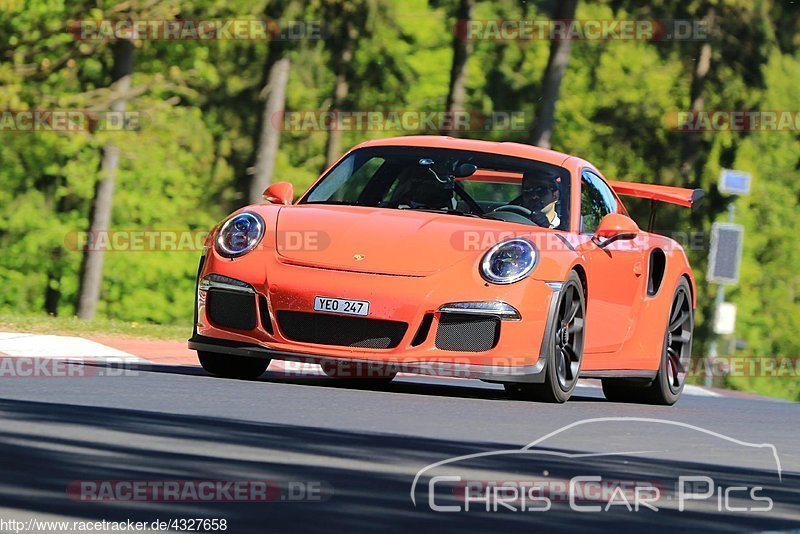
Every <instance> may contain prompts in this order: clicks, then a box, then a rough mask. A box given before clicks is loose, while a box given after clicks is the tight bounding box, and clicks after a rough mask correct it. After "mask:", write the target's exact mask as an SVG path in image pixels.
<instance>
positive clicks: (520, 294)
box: [189, 136, 702, 404]
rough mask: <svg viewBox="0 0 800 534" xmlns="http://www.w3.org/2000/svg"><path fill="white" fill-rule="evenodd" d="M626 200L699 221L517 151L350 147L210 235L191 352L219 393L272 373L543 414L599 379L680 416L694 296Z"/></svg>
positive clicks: (675, 195)
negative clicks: (423, 384) (446, 392)
mask: <svg viewBox="0 0 800 534" xmlns="http://www.w3.org/2000/svg"><path fill="white" fill-rule="evenodd" d="M620 196H635V197H642V198H647V199H650V200H652V201H654V202H669V203H673V204H678V205H682V206H685V207H694V206H696V205H697V203H698V201H699V200H700V199H701V198H702V191H700V190H695V189H684V188H676V187H666V186H658V185H650V184H635V183H627V182H614V181H608V180H606V178H605V177H604V176H603V174H602V173H601V172H600V171H599V170H598V169H597V168H596V167H595V166H593V165H592V164H591V163H589V162H587V161H584V160H582V159H580V158H578V157H574V156H570V155H567V154H562V153H559V152H555V151H551V150H545V149H541V148H537V147H533V146H527V145H522V144H517V143H498V142H487V141H477V140H463V139H454V138H449V137H435V136H417V137H399V138H391V139H381V140H375V141H369V142H366V143H362V144H360V145H358V146H357V147H355V148H353V149H352V150H350V151H349V152H348V153H347V154H345V155H344V156H343V157H342V158H341V159H340V160H339V161H338V162H337V163H335V164H334V165H333V166H332V167H331V168H330V169H329V170H327V171H326V172H325V173H323V175H322V177H321V178H320V179H319V180H318V181H317V182H316V183H315V184H314V185H312V187H311V188H310V189H309V190H308V191H307V192H306V193H305V194H303V195H302V196H301V197H300V198H299V200H297V201H296V202H294V201H293V189H292V186H291V184H289V183H287V182H281V183H275V184H273V185H271V186H270V187H269V188H268V189H267V190H266V191H265V192H264V199H265V202H264V203H263V204H257V205H251V206H247V207H245V208H242V209H240V210H238V211H236V212H235V213H233V214H232V215H230V216H229V217H228V218H227V219H225V220H224V221H223V222H221V223H220V224H219V225H218V226H217V227H216V228H214V229H213V231H212V232H211V234H210V236H209V239H208V241H207V243H206V247H204V254H203V258H202V260H201V263H200V268H199V272H198V281H197V295H196V297H197V298H196V308H195V331H194V334H193V336H192V338H191V339H190V341H189V347H190V348H192V349H195V350H197V352H198V356H199V360H200V363H201V364H202V366H203V367H204V368H205V369H206V370H207V371H209V372H210V373H213V374H216V375H220V376H223V377H231V378H242V379H247V378H255V377H257V376H259V375H260V374H261V373H263V372H264V371H265V370H266V368H267V366H268V364H269V362H270V361H271V360H273V359H279V360H294V361H302V362H312V363H318V364H320V365H321V366H322V368H323V370H324V371H325V372H326V373H327V374H329V375H331V376H335V377H339V378H348V377H349V378H352V377H360V378H364V379H370V380H373V381H375V382H380V381H384V382H385V381H389V380H391V379H392V378H393V377H394V376H395V374H396V373H397V372H398V371H401V372H412V373H423V374H433V375H443V376H455V377H466V378H477V379H481V380H486V381H490V382H495V383H501V384H503V385H504V386H505V389H506V390H507V391H508V393H509V395H511V396H513V397H515V398H524V399H539V400H543V401H550V402H564V401H566V400H567V399H568V398H569V397H570V395H571V394H572V392H573V390H574V388H575V386H576V383H577V380H578V378H579V377H584V378H600V379H602V384H603V391H604V393H605V395H606V397H607V398H609V399H611V400H615V401H629V402H648V403H660V404H673V403H674V402H676V400H677V399H678V397H679V396H680V394H681V391H682V390H683V387H684V381H685V378H686V369H687V368H688V367H689V358H690V354H691V343H692V331H693V316H694V308H695V305H696V299H695V294H696V291H695V282H694V278H693V276H692V271H691V268H690V266H689V262H688V260H687V258H686V255H685V253H684V251H683V249H682V248H681V246H680V245H679V244H678V243H677V242H675V241H674V240H672V239H670V238H668V237H665V236H660V235H657V234H654V233H650V232H646V231H643V230H641V229H640V228H639V227H638V226H637V224H636V223H635V222H634V221H633V220H632V219H631V218H630V217H629V216H628V212H627V211H626V209H625V206H624V205H623V203H622V201H621V200H620Z"/></svg>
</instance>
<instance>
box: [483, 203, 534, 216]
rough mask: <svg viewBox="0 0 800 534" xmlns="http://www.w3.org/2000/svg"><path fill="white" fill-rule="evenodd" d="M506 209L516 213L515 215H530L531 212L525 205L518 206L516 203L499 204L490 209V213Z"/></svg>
mask: <svg viewBox="0 0 800 534" xmlns="http://www.w3.org/2000/svg"><path fill="white" fill-rule="evenodd" d="M502 211H507V212H509V213H516V214H517V215H522V216H523V217H530V216H531V214H532V213H533V212H532V211H531V210H529V209H528V208H526V207H525V206H518V205H516V204H506V205H505V206H500V207H499V208H496V209H495V210H493V211H492V213H497V212H502Z"/></svg>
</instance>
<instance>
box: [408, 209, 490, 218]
mask: <svg viewBox="0 0 800 534" xmlns="http://www.w3.org/2000/svg"><path fill="white" fill-rule="evenodd" d="M399 209H401V210H410V211H424V212H427V213H445V214H447V215H461V216H462V217H478V218H480V217H481V216H480V215H477V214H475V213H468V212H466V211H461V210H455V209H452V208H447V209H443V210H442V209H440V210H437V209H435V208H399Z"/></svg>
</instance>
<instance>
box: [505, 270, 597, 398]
mask: <svg viewBox="0 0 800 534" xmlns="http://www.w3.org/2000/svg"><path fill="white" fill-rule="evenodd" d="M585 325H586V299H585V297H584V291H583V284H582V283H581V279H580V276H578V273H576V272H575V271H572V272H571V273H570V275H569V277H568V278H567V281H566V282H564V285H563V287H562V288H561V292H560V295H559V300H558V305H557V307H556V310H555V316H554V317H553V320H552V322H551V327H550V330H549V331H548V332H547V333H545V335H546V336H547V343H545V346H546V351H547V361H546V362H545V370H544V373H545V377H544V382H543V383H541V384H524V383H520V382H516V383H506V384H504V387H505V389H506V392H507V393H508V395H509V397H511V398H512V399H517V400H534V401H540V402H552V403H562V402H566V401H567V400H568V399H569V398H570V397H571V396H572V392H573V391H574V390H575V386H576V385H577V384H578V376H579V375H580V370H581V364H582V362H583V346H584V340H585V336H586V328H585Z"/></svg>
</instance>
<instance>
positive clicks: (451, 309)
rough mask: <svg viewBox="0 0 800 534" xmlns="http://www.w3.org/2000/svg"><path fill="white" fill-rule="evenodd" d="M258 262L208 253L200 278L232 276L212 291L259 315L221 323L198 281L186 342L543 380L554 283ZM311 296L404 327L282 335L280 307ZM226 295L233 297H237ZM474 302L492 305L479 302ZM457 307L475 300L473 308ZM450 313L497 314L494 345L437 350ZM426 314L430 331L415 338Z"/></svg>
mask: <svg viewBox="0 0 800 534" xmlns="http://www.w3.org/2000/svg"><path fill="white" fill-rule="evenodd" d="M265 259H266V258H264V255H261V258H260V260H261V261H260V262H259V265H258V268H252V269H246V268H243V265H241V264H242V263H244V261H242V260H247V261H252V258H248V257H247V256H245V257H244V258H242V259H241V260H236V261H235V262H231V261H230V260H225V261H219V259H218V258H216V257H215V256H214V254H213V252H212V253H211V254H210V256H209V257H208V258H206V261H205V262H204V265H203V267H202V268H201V272H200V277H199V279H200V280H206V279H208V277H209V276H211V277H212V278H213V277H214V276H215V275H216V276H220V275H221V276H222V277H228V278H233V279H235V281H236V284H229V283H228V284H225V283H224V282H223V284H224V285H223V286H221V287H218V289H219V290H220V291H224V292H225V294H226V295H235V296H236V297H237V298H238V299H239V301H241V300H245V301H248V302H250V303H251V305H252V307H253V310H254V314H255V315H256V319H257V320H254V321H253V323H251V324H248V323H247V322H242V323H241V325H240V327H239V328H231V327H229V326H225V327H224V326H220V324H219V323H218V322H215V321H214V320H212V318H211V317H209V311H208V306H207V304H208V303H207V297H208V295H210V294H211V293H212V292H213V291H214V287H213V286H214V284H201V285H200V287H199V291H198V295H197V316H196V317H197V320H196V323H195V334H194V336H193V337H192V339H191V340H189V348H191V349H194V350H201V351H210V352H218V353H223V354H231V355H237V356H247V357H256V358H266V359H276V360H287V361H294V362H301V363H314V364H320V363H323V362H326V363H333V364H338V363H348V364H351V365H352V364H358V365H371V364H374V365H381V366H383V367H384V368H385V367H386V366H387V365H388V366H390V367H391V368H393V369H395V370H397V371H400V372H408V373H416V374H423V375H435V376H450V377H461V378H477V379H481V380H486V381H493V382H533V383H535V382H542V381H543V380H544V367H545V365H544V363H545V355H546V354H547V353H548V340H549V338H550V337H551V336H549V335H548V334H547V333H548V332H550V331H551V324H550V323H551V318H552V317H553V316H554V315H555V306H556V305H557V302H558V295H559V291H560V284H558V283H545V282H541V281H538V280H534V279H527V280H525V281H523V282H520V283H518V284H512V285H509V286H494V285H491V286H490V285H489V284H486V283H485V282H484V281H483V280H480V279H475V280H464V282H463V283H458V284H455V285H454V284H453V283H452V280H450V279H448V278H447V277H448V276H451V277H452V273H442V274H441V275H431V276H425V277H392V278H387V277H382V276H380V275H375V274H369V273H358V272H340V271H333V270H325V269H319V270H318V269H314V268H309V267H305V266H303V267H300V266H295V265H287V264H284V263H282V262H280V261H270V260H274V256H273V257H272V258H270V259H269V260H267V261H266V262H264V261H263V260H265ZM237 264H238V265H237ZM470 271H471V272H475V271H474V270H472V269H470ZM267 273H268V275H267ZM476 276H477V273H476ZM317 295H323V296H327V297H337V298H347V299H353V300H365V301H369V302H370V303H371V308H370V319H375V320H378V321H400V322H403V323H406V324H407V329H406V330H405V332H404V334H403V335H402V336H401V338H399V339H398V340H397V343H395V344H392V345H391V346H389V347H388V348H375V347H372V348H370V347H366V346H355V345H350V346H342V345H335V344H325V343H321V342H319V341H317V342H301V341H298V340H297V336H296V334H295V333H292V332H289V333H290V334H292V335H293V336H294V338H292V336H289V335H287V332H286V331H285V330H284V328H282V324H281V321H280V320H279V317H280V314H281V312H292V313H299V314H306V315H310V314H313V303H314V297H315V296H317ZM248 299H249V300H248ZM229 302H231V303H232V304H235V303H236V302H237V300H236V299H232V300H230V301H229ZM481 303H482V304H484V305H491V306H489V307H488V308H485V307H484V308H483V309H481V308H482V306H481ZM459 304H462V305H463V304H477V306H475V307H474V309H473V306H466V307H464V306H460V307H459ZM454 314H461V315H464V316H472V317H478V318H480V317H486V318H492V319H494V320H496V321H497V325H498V333H499V334H498V335H497V338H496V341H495V343H494V345H492V346H491V347H488V348H487V347H483V348H481V350H476V351H471V350H469V349H464V348H463V347H462V348H460V349H459V350H443V348H442V345H441V343H439V341H440V340H439V339H437V333H438V332H439V331H440V330H439V329H440V327H441V328H442V329H444V328H446V327H448V326H450V325H448V324H447V322H448V321H447V319H451V318H452V317H453V316H454ZM324 315H328V314H324ZM426 321H427V323H428V326H427V328H428V332H429V333H428V334H426V335H425V336H423V338H424V339H421V340H420V336H419V333H420V330H421V329H423V325H424V324H425V323H426ZM450 332H451V334H452V332H456V334H458V332H459V331H458V330H450ZM450 341H451V342H452V341H453V340H452V336H451V339H450ZM457 341H458V340H456V342H457ZM456 344H457V343H456ZM465 346H469V344H468V343H467V344H465Z"/></svg>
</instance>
